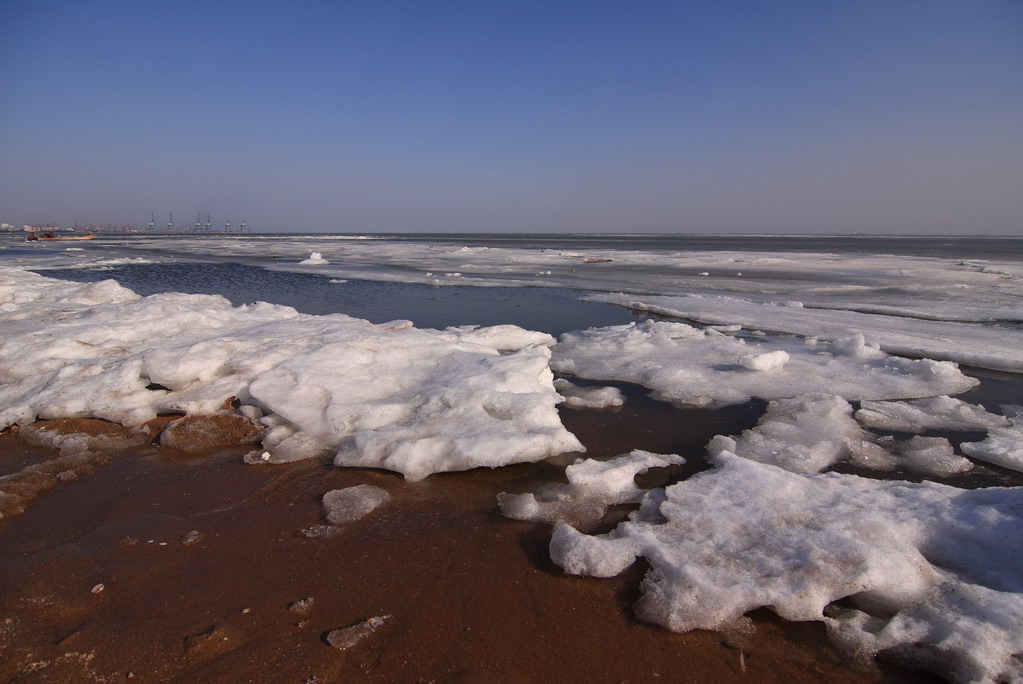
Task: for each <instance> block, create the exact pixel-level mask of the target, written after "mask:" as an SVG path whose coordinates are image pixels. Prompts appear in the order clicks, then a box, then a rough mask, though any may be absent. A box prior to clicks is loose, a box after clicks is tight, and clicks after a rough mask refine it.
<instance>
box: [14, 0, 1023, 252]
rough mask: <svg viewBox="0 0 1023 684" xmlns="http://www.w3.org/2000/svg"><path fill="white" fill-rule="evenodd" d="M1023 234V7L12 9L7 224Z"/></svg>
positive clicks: (762, 0) (158, 4) (965, 1)
mask: <svg viewBox="0 0 1023 684" xmlns="http://www.w3.org/2000/svg"><path fill="white" fill-rule="evenodd" d="M150 211H155V212H156V215H157V223H158V224H159V223H166V221H167V213H168V212H169V211H173V212H174V217H175V220H176V222H178V223H185V224H188V223H193V222H194V220H195V215H196V212H202V215H203V218H205V215H206V212H210V213H211V214H212V218H213V222H214V223H215V224H217V225H222V224H223V222H224V221H228V220H229V221H231V222H232V223H235V224H237V223H238V222H239V221H241V220H242V219H245V220H246V221H247V222H248V224H249V225H250V227H252V228H253V229H254V230H259V231H343V232H350V231H516V232H518V231H522V232H532V231H573V232H575V231H578V232H662V231H678V232H765V233H775V232H790V233H850V232H868V233H892V234H895V233H898V234H916V233H933V234H942V233H944V234H970V233H991V234H1015V235H1021V234H1023V2H1021V1H1020V0H877V1H875V0H853V1H839V0H807V1H805V2H802V1H791V2H790V1H786V0H777V1H775V0H758V1H749V0H729V1H728V2H722V1H720V0H708V1H706V2H704V1H699V2H695V1H694V2H685V1H682V0H677V1H674V2H668V1H642V0H637V1H635V2H626V1H625V0H616V1H613V2H612V1H608V2H602V1H599V0H580V1H578V2H569V1H559V0H540V1H537V2H531V1H527V0H504V1H500V2H499V1H496V0H495V1H491V0H446V1H436V2H433V1H430V0H409V1H407V2H397V1H395V2H392V1H389V0H349V1H345V0H337V1H319V0H295V1H291V2H283V1H281V2H277V1H260V0H248V1H246V2H231V1H222V2H214V1H212V0H201V1H199V0H167V1H161V0H130V1H129V0H124V1H121V0H111V1H106V0H0V221H5V222H8V223H14V224H21V223H43V222H53V223H58V224H70V223H73V222H75V221H77V222H78V223H82V224H88V223H114V222H116V223H134V224H144V223H147V222H148V220H149V214H150Z"/></svg>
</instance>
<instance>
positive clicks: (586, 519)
mask: <svg viewBox="0 0 1023 684" xmlns="http://www.w3.org/2000/svg"><path fill="white" fill-rule="evenodd" d="M685 462H686V461H685V459H684V458H682V457H681V456H679V455H677V454H653V453H650V452H648V451H642V450H638V449H637V450H636V451H633V452H631V453H628V454H625V455H623V456H618V457H617V458H612V459H610V460H607V461H597V460H595V459H589V458H588V459H580V460H578V461H576V462H575V463H574V464H573V465H570V466H568V468H566V469H565V475H566V476H567V477H568V484H567V485H565V484H557V483H554V484H548V485H545V486H543V487H541V488H540V489H539V490H538V491H537V492H536V493H526V494H507V493H504V492H502V493H501V494H499V495H498V497H497V500H498V503H499V504H500V506H501V512H502V513H503V514H504V516H505V517H507V518H512V519H513V520H529V521H532V522H545V523H555V522H569V523H571V524H573V525H575V526H577V527H585V526H588V525H591V524H593V523H596V522H598V521H599V520H600V519H601V518H603V517H604V515H605V513H606V512H607V508H608V506H613V505H616V504H622V503H635V502H638V501H639V500H640V499H641V498H642V497H643V494H644V492H643V491H642V490H641V489H639V488H638V487H637V486H636V481H635V478H636V475H637V474H639V473H644V472H646V471H647V470H649V469H650V468H663V467H665V466H669V465H680V464H683V463H685Z"/></svg>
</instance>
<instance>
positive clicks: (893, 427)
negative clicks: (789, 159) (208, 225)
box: [0, 234, 1023, 681]
mask: <svg viewBox="0 0 1023 684" xmlns="http://www.w3.org/2000/svg"><path fill="white" fill-rule="evenodd" d="M52 279H58V280H52ZM111 279H112V280H113V281H116V284H115V283H112V282H109V281H110V280H111ZM60 281H63V284H62V282H60ZM259 302H263V304H260V303H259ZM0 326H2V327H0V422H2V425H0V428H2V427H6V426H8V425H14V424H22V425H25V424H31V423H32V422H33V421H35V420H36V419H39V418H56V417H62V416H70V417H85V416H89V417H100V418H104V419H107V420H112V421H115V422H120V423H122V424H124V425H128V426H131V425H139V424H142V423H144V422H145V421H146V420H148V419H150V418H151V417H153V416H156V415H157V414H166V413H208V412H212V411H216V410H218V409H219V408H220V407H222V406H223V403H224V399H225V398H226V397H232V396H233V397H237V398H239V399H240V400H241V403H242V407H241V409H240V410H241V411H242V412H243V413H244V414H245V415H247V416H249V417H250V418H251V419H252V420H254V421H257V422H259V423H260V424H261V425H263V426H264V427H265V428H266V434H265V436H264V438H263V445H262V448H261V449H259V450H257V451H256V452H253V454H251V455H250V456H248V457H246V458H247V459H248V460H250V462H256V463H281V462H287V461H294V460H299V459H303V458H312V457H317V456H322V455H323V454H330V455H331V456H332V458H333V459H334V463H335V464H336V465H338V466H341V467H372V468H382V469H386V470H392V471H396V472H399V473H402V474H403V475H404V476H405V477H406V478H407V479H409V480H412V481H415V480H420V479H423V478H427V477H429V476H430V475H431V474H433V473H438V472H445V471H463V470H470V469H472V468H476V467H498V466H501V465H505V464H512V463H523V462H538V461H545V462H548V463H560V464H562V465H563V466H565V476H564V479H563V481H560V482H552V483H548V484H541V485H537V486H536V487H534V488H533V489H531V490H529V491H516V492H507V493H504V494H502V495H501V497H500V499H499V500H500V506H501V509H502V511H503V512H504V514H505V515H506V516H507V517H511V518H515V519H520V520H532V521H537V522H542V523H545V524H551V525H553V526H554V528H553V533H552V541H551V549H550V551H551V558H552V559H553V560H554V562H556V563H557V564H558V565H559V566H561V567H562V568H563V569H564V570H565V571H566V572H568V573H573V574H580V575H593V576H611V575H617V574H619V573H621V572H623V571H624V570H625V568H627V567H629V566H630V565H632V564H633V563H634V562H635V561H636V559H638V558H645V559H646V562H647V563H649V566H650V570H649V571H648V573H647V576H646V579H645V580H644V583H643V587H642V592H643V597H642V599H641V600H640V601H639V603H638V605H637V614H638V616H639V617H640V618H641V619H644V620H647V621H650V622H653V623H656V624H660V625H662V626H665V627H667V628H669V629H672V630H675V631H687V630H690V629H717V630H725V631H728V630H735V629H742V628H744V625H746V624H747V623H746V619H745V617H744V616H745V615H746V614H747V613H748V612H750V611H753V610H755V609H757V608H761V607H770V608H771V609H772V610H774V611H775V612H777V613H778V614H779V615H781V616H782V617H784V618H786V619H790V620H819V621H822V622H824V623H825V624H826V625H827V627H828V631H829V634H830V635H831V636H832V638H833V639H834V641H835V642H836V643H838V644H840V645H841V646H842V647H844V648H847V649H848V650H849V651H850V652H855V653H858V654H861V655H862V654H868V655H871V654H878V655H881V656H883V657H887V658H891V659H895V660H898V661H900V662H903V663H906V664H910V665H911V666H913V667H921V668H924V669H929V670H932V671H936V672H939V673H941V674H943V675H944V676H950V677H951V678H952V679H954V680H958V681H1004V680H1008V679H1013V678H1018V677H1023V663H1021V662H1020V653H1023V636H1021V635H1023V489H1021V488H1020V485H1021V484H1023V475H1021V473H1023V446H1021V445H1023V384H1021V377H1023V375H1021V374H1023V239H1017V238H983V237H971V238H911V237H885V238H881V237H870V236H854V237H805V236H772V237H765V236H691V235H600V236H595V235H491V234H477V235H427V234H407V235H322V234H317V235H293V234H288V235H259V234H253V235H185V234H179V235H116V236H101V237H100V238H98V239H96V240H93V241H89V242H77V243H61V242H50V243H35V244H31V243H26V242H24V241H22V240H21V239H19V236H3V237H2V238H0ZM615 415H619V416H621V415H628V416H630V418H629V421H631V422H633V423H641V424H642V423H644V421H647V420H649V421H650V425H661V426H663V425H666V424H671V423H673V422H675V423H678V424H688V423H691V422H703V423H704V424H705V425H707V426H713V429H714V430H716V431H717V432H716V433H715V434H713V435H712V437H711V438H710V439H709V441H705V442H703V443H701V444H699V445H698V446H694V445H693V444H690V443H688V442H687V441H686V440H684V439H679V440H678V441H677V443H676V444H675V446H672V444H671V443H670V440H668V441H669V443H668V444H666V445H665V446H666V448H665V449H663V451H664V452H665V453H652V452H650V451H646V450H644V449H643V448H641V447H642V446H644V445H640V444H637V443H633V444H630V443H628V441H627V440H624V439H623V440H620V441H619V440H615V444H617V445H619V448H618V449H617V452H616V453H614V454H606V455H605V454H600V455H596V454H592V455H593V456H595V457H591V458H587V457H586V454H585V453H583V451H584V450H583V448H582V444H580V442H579V440H577V439H576V435H574V434H573V432H572V430H580V429H583V430H585V429H587V428H586V425H588V424H596V423H598V422H601V421H604V419H602V418H600V416H615ZM655 415H656V417H653V416H655ZM580 416H593V417H594V418H579V417H580ZM701 416H702V417H703V418H702V419H701ZM629 421H627V422H629ZM604 422H606V421H604ZM611 422H613V421H611ZM627 422H623V423H621V425H622V429H621V430H620V432H621V433H623V434H627V433H628V430H627V429H625V426H626V424H627ZM583 441H584V442H585V441H586V440H583ZM566 454H567V456H566ZM648 471H649V472H648ZM623 506H624V507H626V510H629V511H631V513H629V515H628V517H627V518H626V519H624V520H622V521H621V522H616V523H615V524H612V523H611V522H609V520H610V519H609V518H607V517H606V516H607V512H608V510H609V509H615V510H622V507H623ZM597 530H601V531H604V532H603V533H602V534H599V533H597ZM607 530H609V531H607Z"/></svg>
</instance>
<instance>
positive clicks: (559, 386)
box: [554, 378, 625, 409]
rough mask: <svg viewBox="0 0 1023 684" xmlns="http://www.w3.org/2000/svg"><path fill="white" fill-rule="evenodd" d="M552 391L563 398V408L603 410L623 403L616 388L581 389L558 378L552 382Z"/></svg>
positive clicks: (623, 399)
mask: <svg viewBox="0 0 1023 684" xmlns="http://www.w3.org/2000/svg"><path fill="white" fill-rule="evenodd" d="M554 389H556V390H558V394H560V395H561V396H563V397H564V398H565V406H569V407H571V408H577V409H604V408H612V407H614V406H621V405H622V404H624V403H625V395H623V394H622V391H621V390H620V389H618V388H617V387H582V386H580V385H577V384H575V383H574V382H571V381H570V380H566V379H565V378H558V379H556V380H555V381H554Z"/></svg>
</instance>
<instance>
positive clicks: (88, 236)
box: [27, 232, 96, 242]
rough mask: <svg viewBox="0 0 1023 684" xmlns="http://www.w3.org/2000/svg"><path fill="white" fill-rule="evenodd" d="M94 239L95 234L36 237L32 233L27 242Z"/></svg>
mask: <svg viewBox="0 0 1023 684" xmlns="http://www.w3.org/2000/svg"><path fill="white" fill-rule="evenodd" d="M95 238H96V233H86V234H85V235H54V234H53V233H49V232H46V233H43V234H42V235H36V234H35V233H32V234H31V235H29V236H28V238H27V240H28V241H29V242H33V241H35V240H93V239H95Z"/></svg>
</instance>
